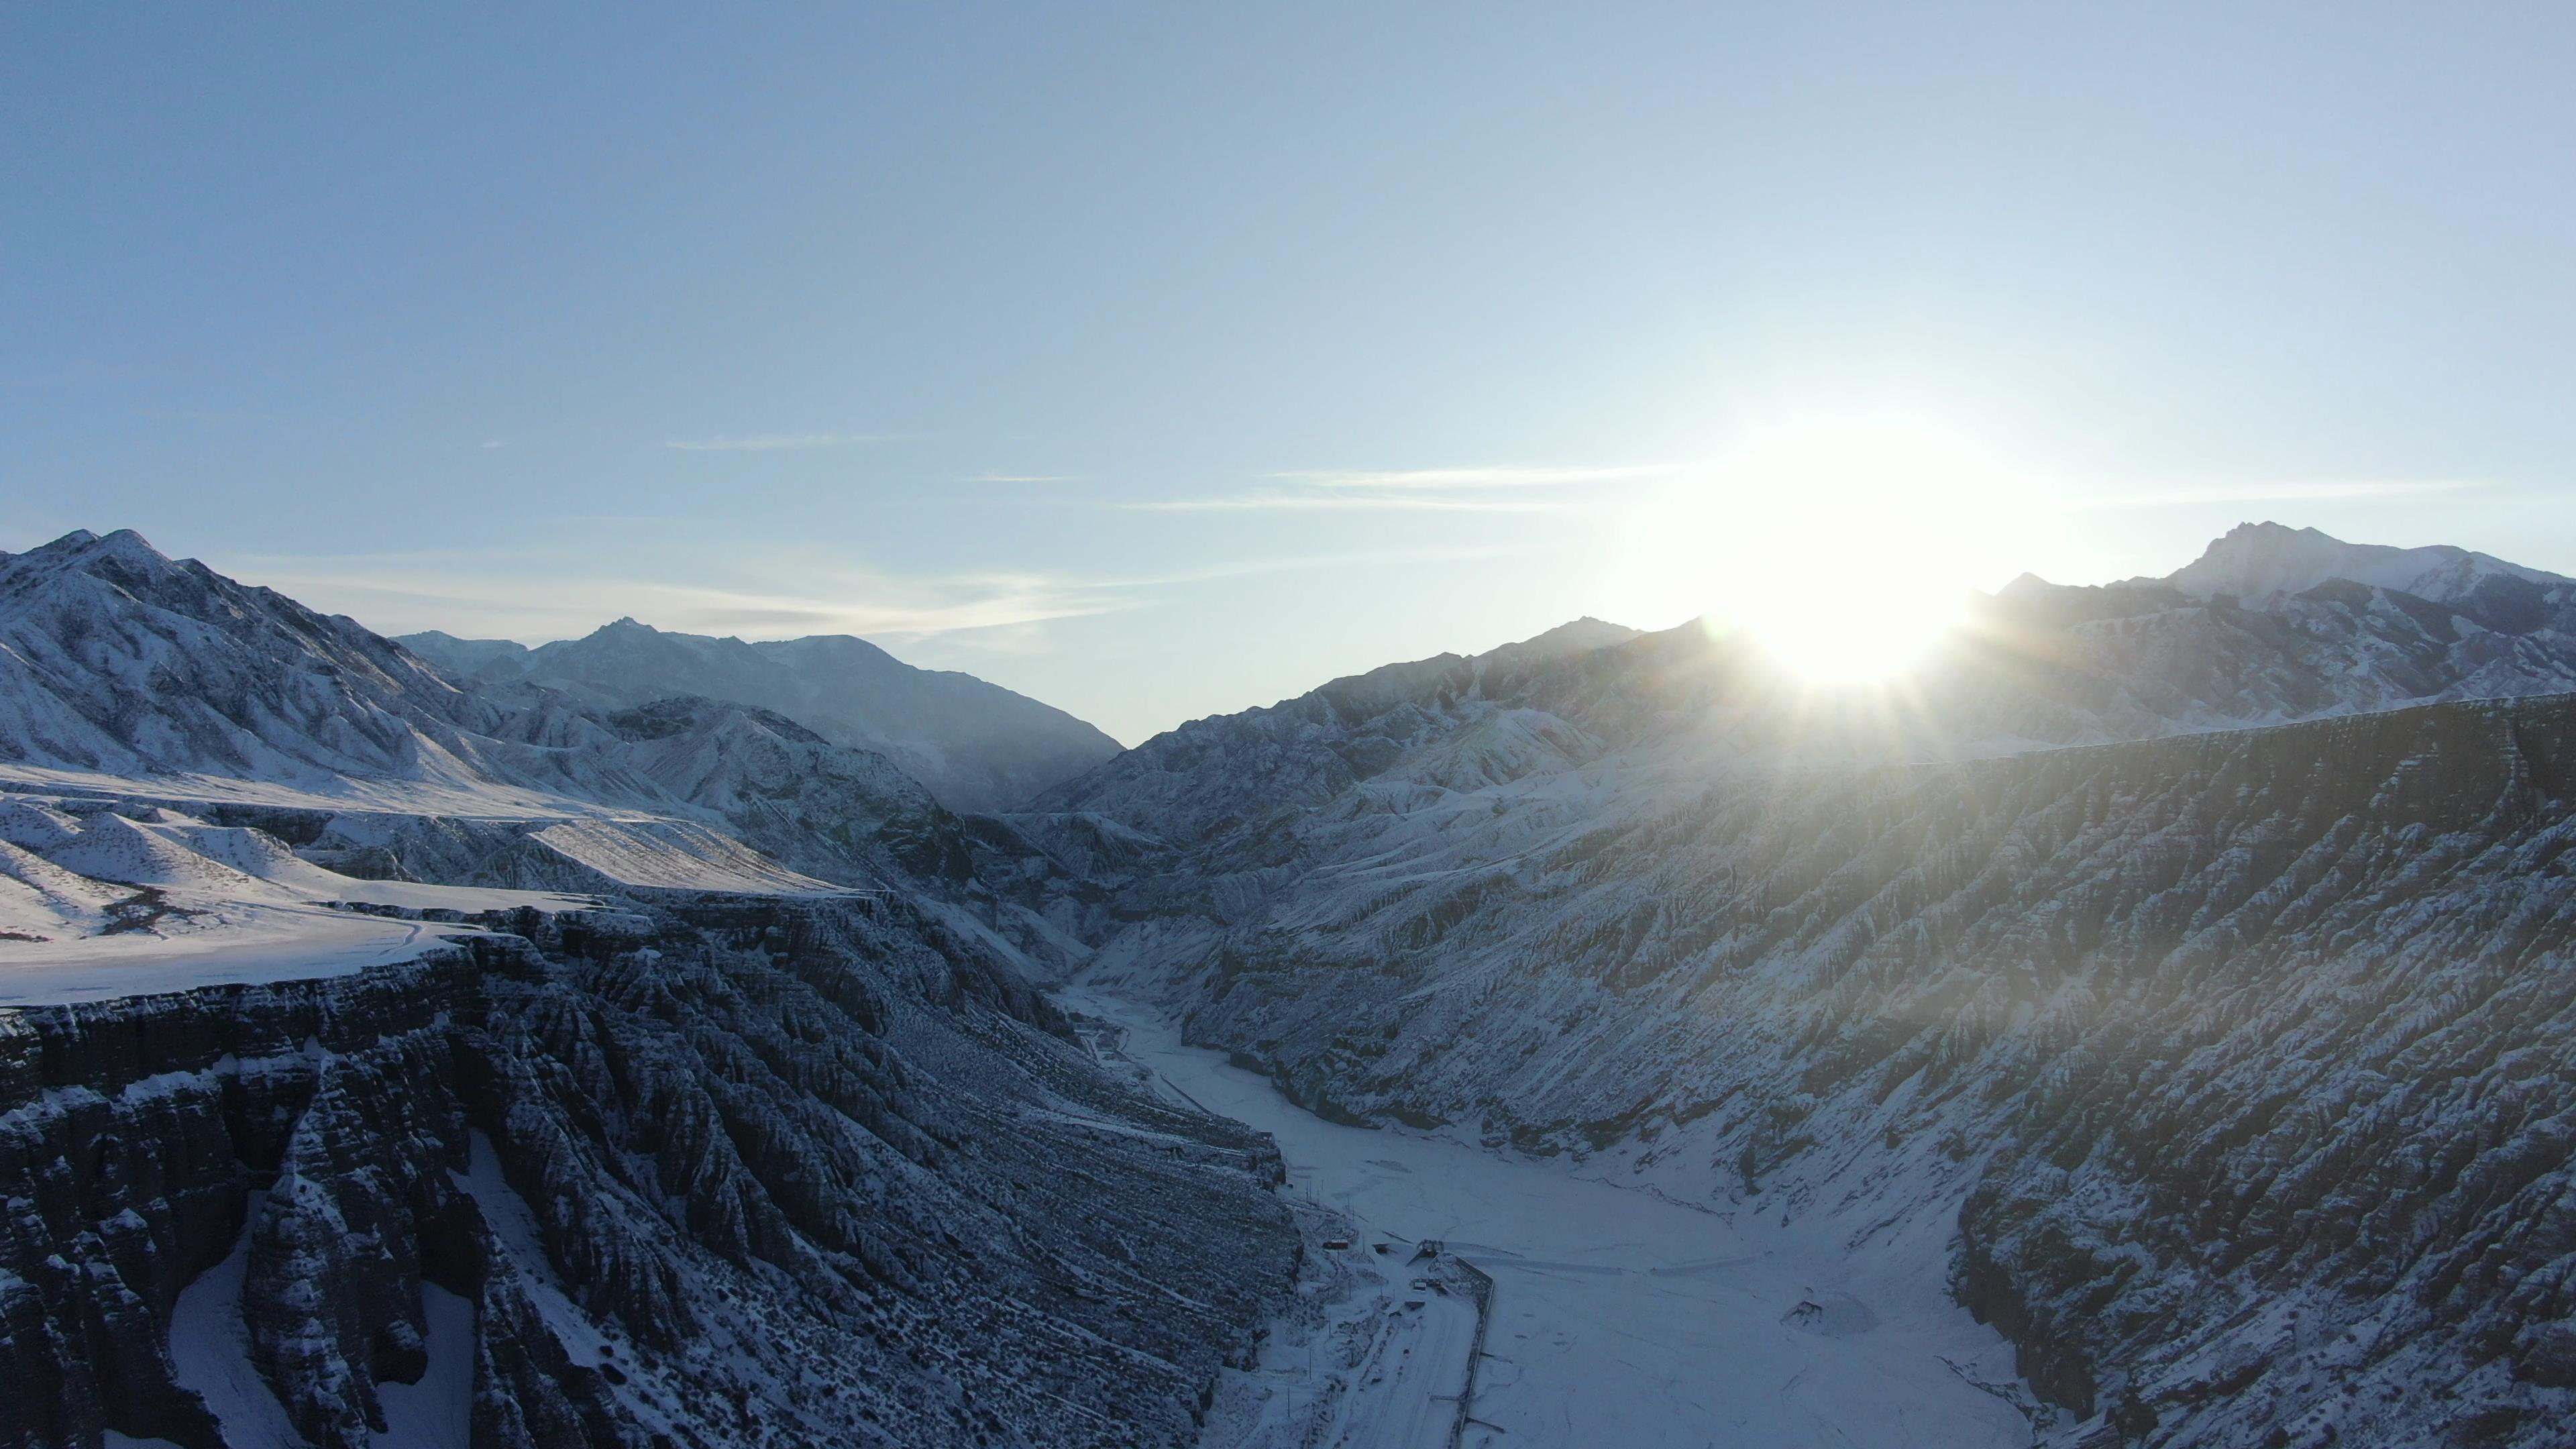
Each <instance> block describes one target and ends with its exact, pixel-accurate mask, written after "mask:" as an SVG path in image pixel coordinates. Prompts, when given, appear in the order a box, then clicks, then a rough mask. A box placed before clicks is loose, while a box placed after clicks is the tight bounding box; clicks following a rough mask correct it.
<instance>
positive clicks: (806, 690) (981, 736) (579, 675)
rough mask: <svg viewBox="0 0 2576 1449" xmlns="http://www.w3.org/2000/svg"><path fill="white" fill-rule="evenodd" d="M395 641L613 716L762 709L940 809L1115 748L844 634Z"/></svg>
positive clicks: (1003, 696)
mask: <svg viewBox="0 0 2576 1449" xmlns="http://www.w3.org/2000/svg"><path fill="white" fill-rule="evenodd" d="M396 642H398V643H400V644H402V645H404V646H405V647H407V648H409V649H411V650H412V651H413V652H414V653H416V654H418V655H420V656H421V657H422V658H424V659H427V660H428V661H430V663H432V664H434V665H436V666H438V668H439V669H441V670H442V671H444V672H446V673H447V674H449V675H451V676H454V677H456V678H458V679H460V680H465V681H493V682H497V681H526V682H531V683H536V684H541V685H544V686H546V687H548V688H551V689H558V690H562V691H564V692H566V693H569V694H571V695H574V696H575V697H577V698H581V699H584V700H587V701H589V702H592V703H595V704H600V705H606V706H610V707H615V708H625V707H628V706H631V705H637V704H642V703H644V702H645V701H647V700H653V699H661V698H664V697H667V696H671V695H700V696H704V697H706V698H709V699H722V700H730V701H733V702H734V703H737V704H746V705H753V706H756V707H758V708H761V709H766V710H772V711H775V712H776V713H778V714H781V715H785V716H786V717H788V718H790V719H793V720H796V721H797V722H798V723H800V724H803V725H805V726H806V727H807V728H809V729H812V730H814V731H815V732H817V733H818V734H820V735H822V736H823V737H824V738H825V739H828V740H830V741H831V742H833V743H834V744H840V745H848V746H850V747H852V748H856V749H864V750H870V751H873V752H875V753H877V754H881V755H884V756H886V757H887V758H889V759H891V760H893V761H894V762H895V763H896V764H897V765H898V766H899V767H901V768H902V769H903V771H904V772H905V773H906V774H908V775H910V776H912V777H913V778H914V779H916V780H918V781H920V782H921V783H922V785H923V786H924V787H925V788H927V789H928V790H929V791H930V793H931V794H932V795H934V796H936V797H937V798H938V799H939V801H940V803H942V804H944V805H946V806H948V807H949V808H950V809H952V810H982V811H992V810H1007V809H1010V808H1012V807H1014V806H1016V805H1018V804H1020V803H1021V802H1022V801H1024V800H1026V799H1028V798H1029V797H1031V796H1033V795H1035V794H1037V793H1038V792H1040V791H1042V790H1044V789H1046V788H1048V787H1049V786H1052V785H1056V784H1059V783H1061V782H1062V781H1064V780H1067V779H1070V778H1072V777H1073V776H1075V775H1078V774H1081V773H1082V772H1083V771H1085V770H1088V769H1090V768H1091V767H1092V766H1094V765H1097V764H1099V763H1100V762H1101V761H1103V760H1106V759H1108V758H1110V757H1111V756H1112V755H1115V754H1117V753H1118V750H1119V745H1118V742H1117V741H1116V740H1113V739H1111V738H1110V737H1109V736H1107V735H1105V734H1103V733H1101V732H1100V731H1099V730H1098V729H1096V728H1094V727H1092V726H1091V725H1089V724H1086V723H1084V722H1083V721H1081V720H1079V719H1076V718H1074V717H1073V716H1072V715H1069V714H1067V713H1065V712H1064V711H1062V710H1060V709H1057V708H1055V707H1053V706H1052V705H1047V704H1041V703H1039V702H1038V701H1036V700H1033V699H1030V698H1028V697H1027V696H1025V695H1020V694H1015V693H1013V692H1012V691H1010V690H1007V689H1004V688H1002V687H1001V686H1000V685H997V684H990V683H987V682H985V681H983V680H981V679H977V678H975V677H974V676H973V675H971V674H961V673H957V672H954V671H946V670H929V669H917V668H915V667H913V666H912V665H909V664H906V663H904V662H903V661H901V660H899V659H896V658H895V657H894V656H893V655H891V654H888V653H886V652H885V651H884V650H883V649H880V648H878V647H877V646H876V645H874V644H871V643H869V642H868V641H866V640H864V639H858V638H854V637H851V636H849V635H846V634H818V635H811V636H808V637H806V638H802V639H781V640H770V641H764V642H758V643H750V642H745V641H744V640H741V639H734V638H721V639H720V638H714V637H711V636H708V635H703V634H679V633H672V632H669V631H666V630H662V629H656V628H653V627H652V626H651V625H648V624H641V623H638V622H636V621H635V620H633V619H619V620H617V621H616V622H614V623H611V624H606V625H603V626H601V627H600V628H599V629H597V630H595V631H593V632H592V633H590V634H588V635H585V636H583V637H582V638H579V639H563V640H557V641H555V642H554V643H551V644H543V645H539V646H537V647H536V648H534V649H531V648H528V647H526V646H524V645H521V644H517V643H514V642H511V641H509V640H504V639H458V638H455V637H454V636H452V635H449V634H445V633H440V632H437V631H431V632H428V633H422V634H407V635H403V636H401V637H399V638H398V639H397V640H396Z"/></svg>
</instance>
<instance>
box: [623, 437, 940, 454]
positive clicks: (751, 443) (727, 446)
mask: <svg viewBox="0 0 2576 1449" xmlns="http://www.w3.org/2000/svg"><path fill="white" fill-rule="evenodd" d="M893 436H894V435H893V434H892V433H744V434H742V435H740V436H729V435H718V436H715V437H711V438H669V439H665V440H664V441H663V443H662V446H663V447H665V448H675V449H677V450H679V451H680V452H683V453H784V452H793V451H796V450H799V449H805V448H845V447H848V446H850V445H852V444H854V443H882V442H885V441H887V440H888V439H889V438H892V437H893Z"/></svg>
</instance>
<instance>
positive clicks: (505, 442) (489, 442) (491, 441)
mask: <svg viewBox="0 0 2576 1449" xmlns="http://www.w3.org/2000/svg"><path fill="white" fill-rule="evenodd" d="M508 446H510V440H509V439H507V438H485V439H484V440H483V443H482V447H483V451H484V452H487V453H489V452H493V451H496V450H498V449H501V448H506V447H508Z"/></svg>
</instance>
